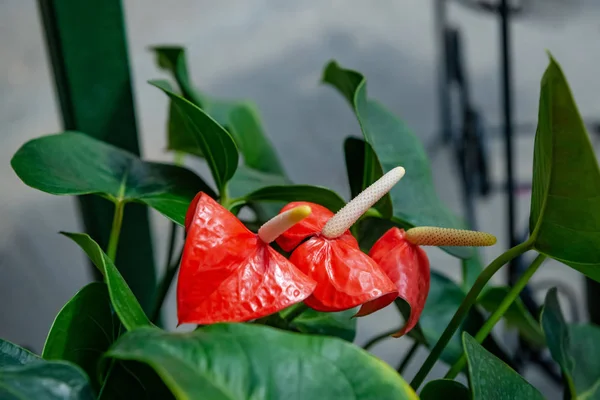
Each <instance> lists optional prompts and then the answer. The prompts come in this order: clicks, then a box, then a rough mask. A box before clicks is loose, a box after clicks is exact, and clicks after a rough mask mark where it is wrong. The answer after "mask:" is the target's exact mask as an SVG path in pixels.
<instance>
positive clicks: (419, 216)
mask: <svg viewBox="0 0 600 400" xmlns="http://www.w3.org/2000/svg"><path fill="white" fill-rule="evenodd" d="M323 82H324V83H327V84H330V85H332V86H333V87H335V88H336V89H337V90H338V91H339V92H340V93H341V94H342V95H343V96H344V97H345V98H346V100H348V102H349V103H350V105H351V107H352V109H353V110H354V112H355V114H356V117H357V119H358V122H359V124H360V127H361V130H362V132H363V135H364V138H365V140H366V142H367V143H369V144H370V145H371V146H372V148H373V150H374V151H375V154H376V155H377V157H378V159H379V162H380V163H381V166H382V168H383V172H388V171H390V170H391V169H393V168H395V167H397V166H399V165H400V166H403V167H404V168H406V175H405V176H404V178H403V179H402V181H400V182H399V183H398V184H397V185H396V186H395V187H394V189H392V190H391V191H390V195H391V199H392V204H393V208H394V216H395V217H396V218H398V219H400V220H402V221H403V222H404V223H405V224H406V225H408V226H440V227H446V228H463V227H464V226H463V224H462V223H461V222H460V220H459V219H458V218H456V216H455V215H454V214H453V213H452V212H450V210H448V209H447V208H446V206H445V205H444V204H443V203H442V202H441V201H440V199H439V198H438V196H437V193H436V192H435V188H434V186H433V177H432V174H431V166H430V163H429V160H428V158H427V154H426V153H425V149H424V148H423V145H422V144H421V143H420V141H419V140H418V139H417V137H416V136H415V135H414V134H413V133H412V132H411V131H410V130H409V129H408V127H407V126H406V125H405V124H404V123H403V122H402V121H401V120H400V119H398V118H397V117H396V116H395V115H394V114H392V113H391V112H390V111H389V110H387V109H386V108H385V107H384V106H383V105H381V104H380V103H378V102H377V101H375V100H371V99H368V98H367V86H366V80H365V78H364V76H363V75H361V74H360V73H358V72H356V71H352V70H348V69H343V68H341V67H340V66H339V65H338V64H337V63H336V62H334V61H332V62H330V63H329V64H328V65H327V66H326V67H325V71H324V73H323ZM444 249H445V250H447V251H448V252H450V253H451V254H453V255H456V256H458V257H461V258H469V257H470V256H471V254H472V251H471V250H472V249H471V248H452V247H449V248H444Z"/></svg>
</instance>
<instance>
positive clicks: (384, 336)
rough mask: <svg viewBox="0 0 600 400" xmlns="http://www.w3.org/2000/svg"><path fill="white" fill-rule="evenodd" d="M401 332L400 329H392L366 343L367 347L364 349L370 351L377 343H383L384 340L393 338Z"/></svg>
mask: <svg viewBox="0 0 600 400" xmlns="http://www.w3.org/2000/svg"><path fill="white" fill-rule="evenodd" d="M399 330H400V329H398V328H396V329H392V330H390V331H387V332H383V333H382V334H381V335H377V336H375V337H374V338H373V339H371V340H369V341H368V342H367V343H365V345H364V346H363V347H362V348H363V349H365V350H369V349H370V348H371V347H373V346H375V345H376V344H377V343H379V342H381V341H382V340H385V339H388V338H390V337H392V335H393V334H394V333H396V332H398V331H399Z"/></svg>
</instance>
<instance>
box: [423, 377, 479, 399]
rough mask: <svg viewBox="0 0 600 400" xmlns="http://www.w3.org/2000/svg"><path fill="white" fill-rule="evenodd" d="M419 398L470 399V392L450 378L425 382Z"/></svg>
mask: <svg viewBox="0 0 600 400" xmlns="http://www.w3.org/2000/svg"><path fill="white" fill-rule="evenodd" d="M419 397H420V398H421V400H439V399H448V400H471V393H470V392H469V389H467V388H466V387H465V386H464V385H463V384H462V383H460V382H456V381H453V380H450V379H436V380H433V381H429V382H427V384H426V385H425V386H424V387H423V390H421V393H419Z"/></svg>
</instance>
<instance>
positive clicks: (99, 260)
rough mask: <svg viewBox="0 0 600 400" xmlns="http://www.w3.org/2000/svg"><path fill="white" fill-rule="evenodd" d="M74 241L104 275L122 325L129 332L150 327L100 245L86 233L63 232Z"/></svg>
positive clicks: (146, 318)
mask: <svg viewBox="0 0 600 400" xmlns="http://www.w3.org/2000/svg"><path fill="white" fill-rule="evenodd" d="M61 233H62V234H63V235H65V236H66V237H68V238H69V239H71V240H73V241H74V242H75V243H77V244H78V245H79V247H81V249H82V250H83V251H85V253H86V254H87V255H88V257H89V258H90V260H91V261H92V263H94V265H95V266H96V267H97V268H98V269H99V270H100V272H101V273H102V275H104V281H105V282H106V286H107V287H108V294H109V296H110V301H111V303H112V306H113V308H114V309H115V312H116V313H117V315H118V316H119V319H120V320H121V323H122V324H123V326H125V328H126V329H127V330H132V329H135V328H139V327H144V326H150V325H151V322H150V320H149V319H148V317H147V316H146V314H144V310H142V307H141V306H140V303H138V301H137V299H136V298H135V296H134V295H133V293H132V292H131V289H129V286H127V283H125V280H124V279H123V277H122V276H121V274H120V273H119V271H118V270H117V267H115V265H114V264H113V262H112V261H111V259H110V258H108V256H107V255H106V254H105V253H104V252H103V251H102V249H101V248H100V246H98V243H96V242H94V240H93V239H92V238H91V237H89V235H86V234H84V233H68V232H61Z"/></svg>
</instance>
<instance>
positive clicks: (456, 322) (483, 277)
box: [410, 239, 532, 390]
mask: <svg viewBox="0 0 600 400" xmlns="http://www.w3.org/2000/svg"><path fill="white" fill-rule="evenodd" d="M531 246H532V240H531V239H529V240H527V241H526V242H524V243H521V244H519V245H517V246H515V247H513V248H511V249H509V250H507V251H506V252H504V253H502V254H500V256H498V257H497V258H496V259H495V260H494V261H492V262H491V263H490V265H488V266H487V267H486V268H485V269H484V270H483V271H481V273H480V274H479V277H478V278H477V280H476V281H475V284H473V287H472V288H471V290H469V293H467V296H466V297H465V299H464V300H463V301H462V303H461V304H460V307H458V310H456V312H455V313H454V316H453V317H452V320H451V321H450V323H449V324H448V326H447V327H446V329H445V330H444V333H442V336H440V338H439V339H438V341H437V343H436V344H435V346H434V347H433V349H431V352H430V353H429V356H428V357H427V359H426V360H425V362H424V363H423V365H422V366H421V368H420V369H419V372H417V375H415V377H414V378H413V380H412V382H411V383H410V385H411V386H412V388H413V389H414V390H417V389H418V388H419V386H421V384H422V383H423V381H424V380H425V378H426V377H427V374H428V373H429V371H431V368H433V365H434V364H435V362H436V361H437V360H438V358H439V357H440V355H441V354H442V351H443V350H444V348H445V347H446V345H447V344H448V342H449V341H450V339H452V336H454V333H455V332H456V330H457V329H458V328H459V327H460V324H462V322H463V320H464V319H465V317H466V316H467V313H468V312H469V310H470V309H471V307H472V306H473V304H475V301H476V300H477V297H478V296H479V293H481V291H482V290H483V288H484V287H485V285H486V284H487V283H488V281H489V280H490V279H491V278H492V276H494V274H495V273H496V272H498V270H500V268H502V267H503V266H504V265H505V264H506V263H508V262H509V261H510V260H512V259H513V258H515V257H517V256H519V255H521V254H523V253H524V252H526V251H527V250H529V249H530V248H531Z"/></svg>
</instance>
